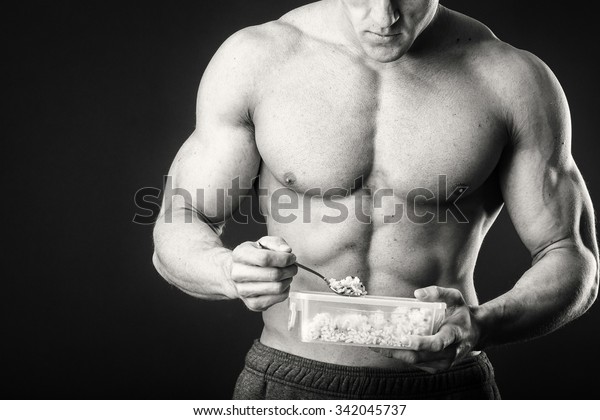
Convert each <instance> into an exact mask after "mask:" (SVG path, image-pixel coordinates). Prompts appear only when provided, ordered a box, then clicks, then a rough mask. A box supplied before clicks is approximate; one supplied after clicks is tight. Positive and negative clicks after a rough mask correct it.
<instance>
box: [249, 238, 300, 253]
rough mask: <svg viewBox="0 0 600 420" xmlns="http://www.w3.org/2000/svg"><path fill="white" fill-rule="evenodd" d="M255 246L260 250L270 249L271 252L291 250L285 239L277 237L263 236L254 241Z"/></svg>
mask: <svg viewBox="0 0 600 420" xmlns="http://www.w3.org/2000/svg"><path fill="white" fill-rule="evenodd" d="M256 244H257V245H258V246H259V247H260V248H265V249H270V250H271V251H279V252H292V248H291V247H290V246H289V245H288V243H287V242H286V241H285V239H283V238H281V237H279V236H263V237H262V238H260V239H259V240H258V241H256Z"/></svg>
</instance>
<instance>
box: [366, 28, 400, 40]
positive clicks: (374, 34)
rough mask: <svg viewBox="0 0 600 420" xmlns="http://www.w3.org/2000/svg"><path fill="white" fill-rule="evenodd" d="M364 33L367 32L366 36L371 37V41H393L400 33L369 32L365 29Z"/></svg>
mask: <svg viewBox="0 0 600 420" xmlns="http://www.w3.org/2000/svg"><path fill="white" fill-rule="evenodd" d="M366 34H367V37H368V38H371V39H372V40H373V41H377V42H390V41H394V40H395V39H397V38H398V37H399V36H400V35H401V34H399V33H397V34H381V33H377V32H371V31H367V32H366Z"/></svg>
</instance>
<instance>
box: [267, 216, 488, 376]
mask: <svg viewBox="0 0 600 420" xmlns="http://www.w3.org/2000/svg"><path fill="white" fill-rule="evenodd" d="M261 207H262V206H261ZM315 207H316V210H315ZM348 207H349V209H350V215H349V217H348V218H347V219H346V220H345V221H342V222H340V223H323V222H322V221H320V220H318V219H313V220H311V222H310V223H303V221H302V220H301V219H302V217H299V218H298V219H300V220H296V221H295V222H293V223H277V222H276V221H274V220H273V218H272V217H270V215H267V228H268V232H269V235H273V236H280V237H282V238H284V239H285V240H286V241H287V242H288V244H289V245H290V246H291V248H292V250H293V252H294V254H296V257H297V261H298V262H300V263H302V264H304V265H307V266H309V267H312V268H314V269H315V270H317V271H318V272H320V273H322V274H323V275H324V276H327V277H333V278H342V277H345V276H348V275H352V276H358V277H360V279H361V280H362V281H363V283H364V284H365V286H366V288H367V290H368V292H369V294H370V295H374V296H394V297H413V296H414V295H413V293H414V291H415V290H416V289H418V288H421V287H427V286H431V285H439V286H442V287H452V288H456V289H458V290H460V291H461V292H462V293H463V296H464V298H465V300H466V302H467V303H468V304H470V305H474V304H477V297H476V295H475V290H474V285H473V275H472V274H473V269H474V266H475V260H476V256H477V252H478V250H479V247H480V245H481V241H482V239H483V235H482V229H481V226H482V224H483V219H484V217H483V215H479V217H478V218H476V219H471V220H470V223H468V224H458V223H445V224H439V223H436V222H431V223H429V224H422V225H420V224H415V223H413V222H411V221H410V220H406V219H401V220H399V221H398V222H397V223H394V224H383V223H378V222H377V221H376V220H375V218H373V222H372V223H361V222H358V220H356V218H355V217H354V215H353V214H352V213H353V207H352V205H351V204H349V205H348ZM312 208H313V214H311V216H312V217H314V216H317V217H318V213H319V208H318V204H314V205H313V207H312ZM372 213H373V212H371V215H372ZM290 291H319V292H328V291H329V289H328V288H327V285H326V284H325V282H324V281H322V280H320V279H319V278H318V277H317V276H315V275H313V274H310V273H307V272H305V271H303V270H300V271H299V272H298V274H297V275H296V276H295V277H294V280H293V281H292V285H291V288H290ZM348 299H349V300H350V299H352V298H351V297H348ZM288 305H289V300H286V301H284V302H282V303H279V304H277V305H274V306H273V307H271V308H269V309H268V310H267V311H265V312H264V313H263V320H264V329H263V332H262V335H261V338H260V341H261V342H262V343H263V344H265V345H267V346H270V347H273V348H276V349H278V350H282V351H284V352H287V353H291V354H295V355H298V356H302V357H306V358H309V359H313V360H318V361H321V362H326V363H334V364H341V365H346V366H366V367H393V368H409V366H406V365H404V364H402V362H400V361H399V360H397V359H392V358H387V357H384V356H382V355H380V354H379V353H376V352H374V351H372V350H370V349H369V348H368V347H359V346H347V345H335V344H318V343H303V342H301V341H300V339H299V332H298V325H296V327H294V328H293V329H292V330H291V331H290V330H288V318H289V309H288Z"/></svg>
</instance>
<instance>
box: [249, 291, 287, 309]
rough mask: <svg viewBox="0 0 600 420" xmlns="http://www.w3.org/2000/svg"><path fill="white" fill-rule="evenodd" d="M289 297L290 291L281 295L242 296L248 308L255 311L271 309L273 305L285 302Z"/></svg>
mask: <svg viewBox="0 0 600 420" xmlns="http://www.w3.org/2000/svg"><path fill="white" fill-rule="evenodd" d="M287 298H288V293H287V292H286V293H281V294H279V295H268V296H257V297H248V298H242V301H243V302H244V304H245V305H246V307H247V308H248V309H250V310H251V311H254V312H262V311H265V310H267V309H269V308H270V307H271V306H273V305H275V304H277V303H280V302H283V301H285V300H286V299H287Z"/></svg>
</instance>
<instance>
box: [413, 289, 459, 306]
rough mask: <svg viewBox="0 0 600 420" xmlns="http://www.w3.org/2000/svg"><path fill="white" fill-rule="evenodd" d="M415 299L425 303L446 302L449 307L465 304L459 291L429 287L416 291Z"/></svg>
mask: <svg viewBox="0 0 600 420" xmlns="http://www.w3.org/2000/svg"><path fill="white" fill-rule="evenodd" d="M415 297H416V298H417V299H419V300H421V301H423V302H445V303H446V305H448V306H460V305H464V304H465V300H464V299H463V295H462V293H461V292H460V290H458V289H451V288H447V287H439V286H429V287H425V288H422V289H417V290H415Z"/></svg>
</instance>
